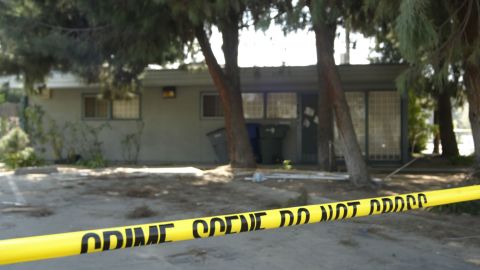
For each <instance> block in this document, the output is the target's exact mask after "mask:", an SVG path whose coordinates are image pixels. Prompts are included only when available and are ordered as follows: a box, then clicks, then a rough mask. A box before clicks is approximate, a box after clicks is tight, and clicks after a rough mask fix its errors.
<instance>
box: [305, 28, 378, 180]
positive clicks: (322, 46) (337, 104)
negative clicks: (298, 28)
mask: <svg viewBox="0 0 480 270" xmlns="http://www.w3.org/2000/svg"><path fill="white" fill-rule="evenodd" d="M313 30H314V32H315V38H316V46H317V59H318V63H317V67H318V69H319V70H320V71H319V74H320V75H321V76H322V81H323V83H324V89H326V90H327V95H328V100H329V101H330V104H331V106H332V108H333V110H334V112H335V119H336V123H337V128H338V133H339V136H340V140H341V143H342V146H343V153H344V157H345V163H346V165H347V170H348V173H349V174H350V179H351V181H352V183H353V184H354V185H357V186H363V185H367V184H369V183H370V176H369V173H368V169H367V165H366V163H365V160H364V159H363V156H362V152H361V149H360V145H359V144H358V141H357V136H356V134H355V130H354V128H353V123H352V117H351V115H350V109H349V107H348V104H347V100H346V98H345V93H344V91H343V87H342V84H341V81H340V76H339V74H338V71H337V67H336V66H335V60H334V58H333V53H334V50H333V46H334V41H335V30H336V25H335V24H330V25H326V24H324V23H322V22H317V23H314V25H313Z"/></svg>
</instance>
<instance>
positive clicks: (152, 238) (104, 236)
mask: <svg viewBox="0 0 480 270" xmlns="http://www.w3.org/2000/svg"><path fill="white" fill-rule="evenodd" d="M173 227H174V225H173V223H167V224H158V225H150V226H149V227H148V238H145V232H144V230H143V228H142V227H133V228H126V229H124V230H109V231H103V232H102V233H94V232H89V233H85V234H84V235H83V236H82V243H81V248H80V254H83V253H88V252H89V251H94V250H97V251H100V250H102V251H105V250H112V249H119V248H122V247H132V246H145V245H153V244H160V243H165V242H170V241H167V240H166V238H167V229H169V228H173ZM90 239H92V240H93V243H94V244H93V249H92V246H89V244H88V243H89V241H90ZM113 239H115V245H112V243H113ZM124 243H125V245H124Z"/></svg>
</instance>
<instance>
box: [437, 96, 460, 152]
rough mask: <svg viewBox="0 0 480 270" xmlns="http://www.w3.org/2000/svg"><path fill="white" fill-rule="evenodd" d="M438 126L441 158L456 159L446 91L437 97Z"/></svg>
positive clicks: (450, 105) (450, 109) (453, 133)
mask: <svg viewBox="0 0 480 270" xmlns="http://www.w3.org/2000/svg"><path fill="white" fill-rule="evenodd" d="M437 110H438V126H439V130H440V143H441V144H442V156H444V157H456V156H458V155H459V153H458V146H457V138H456V137H455V132H454V131H453V119H452V103H451V101H450V95H449V93H448V92H447V91H445V90H444V91H442V92H441V93H440V94H438V96H437Z"/></svg>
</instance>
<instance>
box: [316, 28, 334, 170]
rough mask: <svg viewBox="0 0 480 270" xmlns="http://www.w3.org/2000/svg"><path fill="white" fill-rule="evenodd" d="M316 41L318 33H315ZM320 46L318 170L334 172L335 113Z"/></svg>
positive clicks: (318, 54)
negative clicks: (323, 67)
mask: <svg viewBox="0 0 480 270" xmlns="http://www.w3.org/2000/svg"><path fill="white" fill-rule="evenodd" d="M315 36H316V39H317V40H318V39H319V38H320V37H317V31H315ZM319 48H320V47H319V46H317V73H318V74H317V76H318V86H319V89H318V90H319V91H318V114H317V116H318V126H317V154H318V163H317V165H318V169H319V170H321V171H333V170H335V168H336V158H335V151H334V149H333V112H332V106H331V104H330V101H329V98H328V93H327V89H326V87H325V85H321V80H320V78H322V76H323V70H322V66H321V65H320V61H321V59H320V54H321V52H319V51H318V50H319Z"/></svg>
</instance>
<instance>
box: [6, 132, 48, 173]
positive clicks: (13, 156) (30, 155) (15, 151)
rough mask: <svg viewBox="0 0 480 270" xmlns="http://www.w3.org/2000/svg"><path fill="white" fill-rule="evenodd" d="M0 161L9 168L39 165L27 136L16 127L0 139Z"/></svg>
mask: <svg viewBox="0 0 480 270" xmlns="http://www.w3.org/2000/svg"><path fill="white" fill-rule="evenodd" d="M0 153H1V154H0V159H1V160H2V162H5V164H6V165H7V166H8V167H10V168H13V169H15V168H18V167H25V166H36V165H39V164H40V163H41V161H40V160H39V159H38V157H37V156H36V155H35V151H34V149H33V148H32V147H30V140H29V139H28V135H27V134H26V133H25V132H24V131H23V130H22V129H20V128H18V127H16V128H14V129H12V130H10V132H8V133H7V134H6V135H5V136H3V137H2V138H1V139H0Z"/></svg>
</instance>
